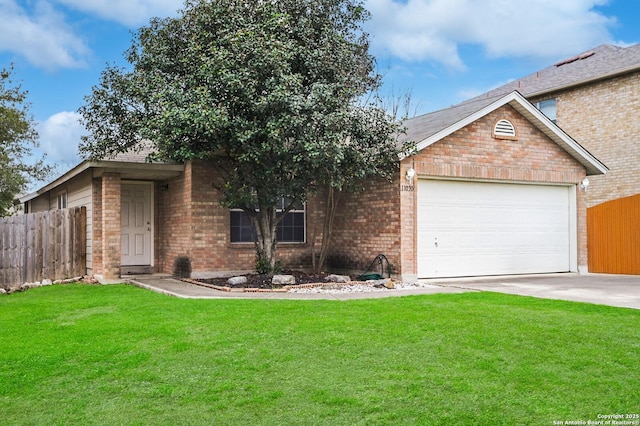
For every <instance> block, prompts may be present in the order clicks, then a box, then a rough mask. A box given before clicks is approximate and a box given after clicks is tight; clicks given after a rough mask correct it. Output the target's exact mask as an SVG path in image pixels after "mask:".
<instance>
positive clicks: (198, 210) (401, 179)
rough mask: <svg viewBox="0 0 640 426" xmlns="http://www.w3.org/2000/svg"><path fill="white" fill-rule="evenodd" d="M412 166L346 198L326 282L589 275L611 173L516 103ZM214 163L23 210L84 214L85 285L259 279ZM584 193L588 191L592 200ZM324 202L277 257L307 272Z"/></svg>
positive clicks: (415, 124) (446, 139)
mask: <svg viewBox="0 0 640 426" xmlns="http://www.w3.org/2000/svg"><path fill="white" fill-rule="evenodd" d="M405 124H406V127H407V135H406V137H405V140H412V141H414V142H416V144H417V152H416V154H415V155H412V156H410V157H407V158H404V159H402V160H400V168H399V172H398V175H397V178H396V179H395V180H394V181H393V182H392V183H388V182H378V181H372V182H368V183H367V185H366V186H367V190H366V191H364V192H362V193H357V194H349V195H346V196H345V197H344V198H343V202H342V204H341V206H340V207H339V211H338V212H337V214H336V218H335V222H334V231H333V238H332V245H331V248H330V254H329V257H328V269H331V270H335V271H337V270H341V271H352V272H364V268H366V267H367V266H369V264H370V263H371V261H372V260H373V259H374V258H375V257H376V256H377V255H378V254H385V255H386V257H387V258H388V259H389V261H390V262H391V264H392V266H393V273H394V274H395V276H396V277H398V278H402V279H403V280H408V281H412V280H415V279H418V278H439V277H459V276H481V275H503V274H525V273H527V274H528V273H547V272H578V271H586V265H587V251H586V248H587V240H586V208H585V202H584V194H585V192H584V191H585V189H586V183H587V181H586V180H585V177H586V176H590V175H598V174H604V173H606V171H607V168H606V166H605V165H604V164H602V163H601V162H600V161H599V160H598V159H597V158H595V157H594V156H593V155H591V154H590V153H589V152H588V151H587V150H585V149H584V148H583V147H582V146H581V145H580V144H579V143H578V142H577V141H575V140H574V139H573V138H571V136H569V135H568V134H566V133H565V132H563V131H562V129H560V128H559V127H557V126H556V125H555V124H554V123H553V122H552V121H551V120H550V119H549V118H547V117H546V116H545V115H544V114H542V113H541V112H540V111H539V110H538V109H537V108H535V107H534V106H533V105H532V104H531V103H530V102H529V101H527V100H526V99H525V98H524V97H523V96H522V95H520V94H519V93H518V92H517V91H514V92H511V93H509V94H507V95H505V96H503V97H500V98H498V99H490V100H488V99H487V100H478V101H477V102H471V103H464V104H460V105H458V106H455V107H452V108H448V109H445V110H442V111H436V112H434V113H430V114H426V115H423V116H420V117H416V118H414V119H411V120H408V121H407V122H406V123H405ZM216 177H217V171H216V170H215V168H214V167H212V166H211V164H210V163H208V162H205V161H189V162H186V163H184V164H169V163H152V162H148V161H146V157H145V154H144V152H142V153H140V154H130V155H121V156H119V157H117V158H116V159H114V160H110V161H97V162H89V161H85V162H83V163H81V164H80V165H78V166H77V167H75V168H74V169H72V170H70V171H69V172H68V173H66V174H65V175H63V176H61V177H60V178H58V179H56V180H55V181H53V182H51V183H50V184H48V185H46V186H44V187H43V188H42V189H40V190H38V191H37V192H35V193H33V194H30V195H27V196H25V197H23V198H21V202H22V203H24V206H25V209H26V211H27V212H35V211H41V210H46V209H54V208H61V207H67V206H68V207H73V206H77V205H84V206H86V207H87V221H88V223H87V251H88V253H87V273H89V274H93V275H95V276H96V277H98V278H100V279H105V280H108V279H117V278H118V277H119V276H121V275H123V274H127V273H132V272H136V273H140V272H168V273H171V272H173V270H174V268H175V265H176V262H177V261H178V259H184V258H188V259H189V261H190V263H191V269H192V276H194V277H198V276H207V275H213V274H221V273H231V272H246V271H251V270H253V269H254V265H255V251H254V246H253V243H252V232H251V226H250V224H249V222H248V221H247V219H246V217H244V215H243V213H242V212H241V211H234V210H230V209H227V208H224V207H222V206H221V205H220V203H219V201H218V200H219V193H218V191H217V190H216V189H215V187H214V185H213V182H214V181H215V179H216ZM581 186H582V187H583V188H581ZM322 214H323V209H322V199H321V198H319V197H318V198H316V197H311V198H310V200H309V201H308V202H307V203H306V205H302V206H299V207H298V208H297V209H296V210H293V211H292V212H290V213H289V214H288V216H287V217H286V218H285V220H283V222H282V223H281V224H280V226H279V229H278V239H279V244H278V248H277V257H278V259H280V260H281V262H282V264H283V266H284V267H286V268H309V267H310V265H311V253H312V246H313V244H314V242H315V241H319V237H320V233H321V231H322V220H323V217H322Z"/></svg>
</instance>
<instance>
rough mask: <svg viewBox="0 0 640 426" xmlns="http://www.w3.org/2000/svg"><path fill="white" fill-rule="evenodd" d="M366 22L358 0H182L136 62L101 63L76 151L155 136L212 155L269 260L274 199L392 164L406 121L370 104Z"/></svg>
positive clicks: (114, 147)
mask: <svg viewBox="0 0 640 426" xmlns="http://www.w3.org/2000/svg"><path fill="white" fill-rule="evenodd" d="M366 19H368V13H367V12H366V10H365V9H364V8H363V7H362V1H361V0H313V1H308V0H277V1H276V0H268V1H260V2H244V1H242V2H238V1H236V0H218V1H197V0H188V1H187V2H186V4H185V7H184V9H183V10H182V12H181V13H180V16H179V17H177V18H168V19H154V20H152V21H151V22H150V23H149V25H148V26H146V27H143V28H141V29H139V30H138V31H137V33H136V34H135V37H134V41H133V45H132V47H131V48H130V49H129V50H128V52H127V59H128V61H129V62H130V63H131V64H132V66H133V67H132V69H131V70H125V69H121V68H116V67H108V68H107V69H106V70H105V71H104V72H103V73H102V80H101V82H100V84H99V85H98V86H97V87H94V88H93V91H92V93H91V95H89V96H88V97H87V98H86V104H85V105H84V106H83V107H82V108H81V109H80V112H81V114H82V116H83V117H84V123H85V125H86V127H87V128H88V129H89V130H90V135H89V136H88V137H86V138H85V139H84V141H83V144H82V146H81V152H82V153H83V154H84V155H85V156H88V157H94V158H102V157H105V156H112V155H114V154H116V153H118V152H123V151H126V150H128V149H131V148H133V147H135V146H136V144H137V143H138V142H139V141H141V140H143V139H149V140H151V141H153V142H154V143H155V146H156V149H157V155H158V156H159V157H162V158H171V159H173V160H179V161H182V160H189V159H209V160H211V161H212V162H213V163H214V164H215V166H216V168H217V169H218V170H220V171H222V172H224V177H223V181H222V182H220V183H219V188H220V189H221V191H222V195H223V197H222V201H223V203H224V204H225V205H226V206H230V207H236V208H242V209H243V210H244V211H245V212H246V213H247V214H248V215H249V217H250V218H251V219H252V220H253V222H254V225H255V227H256V232H257V240H258V241H257V245H256V248H257V253H258V255H259V256H260V257H264V258H265V259H266V261H268V262H269V264H270V265H271V267H273V264H274V261H275V229H276V224H277V221H278V220H279V218H278V215H276V214H275V206H276V204H277V203H278V202H279V200H281V199H282V198H283V197H286V198H287V199H289V200H291V202H292V205H293V203H299V202H303V201H305V199H306V197H307V195H308V194H309V193H311V192H313V191H315V190H316V189H317V188H318V187H320V186H325V185H330V186H335V187H339V188H343V187H345V186H347V185H357V182H358V181H359V180H361V179H363V178H365V177H369V176H372V175H375V176H381V177H385V178H390V177H391V175H392V174H393V173H394V172H395V171H396V170H397V169H396V167H397V160H398V158H399V155H400V153H401V152H402V149H401V148H400V147H398V146H397V144H396V141H395V137H396V135H397V132H398V130H399V129H398V125H397V124H396V122H395V120H394V119H393V117H391V116H389V115H388V114H386V113H385V112H384V111H383V110H382V109H381V108H379V107H378V106H376V105H375V104H374V103H365V102H363V101H362V100H363V99H365V97H366V95H367V94H370V93H371V92H372V91H373V90H375V89H376V88H377V87H378V85H379V81H380V76H379V75H377V74H376V73H375V72H374V58H373V57H372V56H371V55H370V54H369V53H368V47H369V45H368V40H367V38H368V36H367V34H366V33H364V32H363V31H362V28H361V24H362V23H363V22H364V20H366ZM256 207H257V208H258V210H256Z"/></svg>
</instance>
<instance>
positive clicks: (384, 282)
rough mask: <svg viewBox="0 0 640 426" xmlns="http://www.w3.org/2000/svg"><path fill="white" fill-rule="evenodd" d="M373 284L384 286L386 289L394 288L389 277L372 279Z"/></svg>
mask: <svg viewBox="0 0 640 426" xmlns="http://www.w3.org/2000/svg"><path fill="white" fill-rule="evenodd" d="M373 286H374V287H384V288H388V289H393V288H395V286H394V284H393V281H391V278H385V279H382V280H375V281H373Z"/></svg>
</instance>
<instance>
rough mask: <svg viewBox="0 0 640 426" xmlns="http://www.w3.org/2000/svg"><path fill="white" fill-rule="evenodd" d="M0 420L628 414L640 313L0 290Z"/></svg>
mask: <svg viewBox="0 0 640 426" xmlns="http://www.w3.org/2000/svg"><path fill="white" fill-rule="evenodd" d="M0 342H2V350H1V351H0V401H2V419H1V420H0V423H1V424H3V425H4V424H7V425H79V424H81V425H212V424H215V425H318V424H320V425H408V424H421V425H551V424H553V421H554V420H555V421H560V422H564V421H565V420H578V419H583V420H584V421H585V422H586V421H587V420H589V419H591V420H597V415H598V414H608V413H630V414H631V413H637V410H638V407H640V397H639V395H640V345H639V343H638V342H640V311H637V310H633V309H621V308H612V307H607V306H596V305H589V304H583V303H572V302H562V301H551V300H541V299H536V298H530V297H518V296H511V295H504V294H495V293H466V294H456V295H453V294H438V295H432V296H419V297H397V298H386V299H370V300H353V301H348V302H345V301H335V300H334V301H329V300H324V301H319V300H304V301H300V300H297V301H296V300H230V299H226V300H219V299H218V300H193V299H191V300H189V299H177V298H173V297H166V296H163V295H159V294H156V293H152V292H149V291H145V290H142V289H139V288H135V287H132V286H124V285H113V286H87V285H84V286H79V285H65V286H50V287H43V288H39V289H35V290H30V291H28V292H24V293H16V294H13V295H11V296H4V297H0Z"/></svg>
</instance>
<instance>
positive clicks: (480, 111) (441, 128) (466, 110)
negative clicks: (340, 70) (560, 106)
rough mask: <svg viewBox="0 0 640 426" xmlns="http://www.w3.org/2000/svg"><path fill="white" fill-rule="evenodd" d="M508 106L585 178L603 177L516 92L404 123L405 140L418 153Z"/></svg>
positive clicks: (600, 170)
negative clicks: (573, 162)
mask: <svg viewBox="0 0 640 426" xmlns="http://www.w3.org/2000/svg"><path fill="white" fill-rule="evenodd" d="M504 105H510V106H511V107H513V108H514V109H515V110H516V111H518V113H520V114H521V115H522V116H523V117H524V118H526V119H527V120H529V121H530V122H531V123H532V124H533V125H534V126H535V127H536V128H538V129H539V130H540V131H542V132H543V133H544V134H545V135H546V136H547V137H549V138H550V139H551V140H552V141H554V142H555V143H556V144H558V145H559V146H560V147H561V148H562V149H564V150H565V151H566V152H567V153H569V154H570V155H571V156H572V157H573V158H575V159H576V160H577V161H578V162H579V163H580V164H582V165H583V166H584V167H585V169H586V171H587V174H588V175H596V174H604V173H606V172H607V167H606V166H605V165H604V164H602V163H601V162H600V161H599V160H598V159H597V158H595V157H594V156H593V155H591V153H589V152H588V151H587V150H586V149H585V148H584V147H582V146H581V145H580V144H579V143H578V142H576V141H575V140H574V139H573V138H571V137H570V136H569V135H568V134H566V133H565V132H564V131H563V130H562V129H560V128H559V127H558V126H556V125H555V124H554V123H553V122H552V121H551V120H550V119H549V118H547V117H546V116H545V115H544V114H543V113H542V112H540V111H539V110H538V109H537V108H536V107H534V106H533V105H532V104H531V103H530V102H529V101H527V100H526V99H525V98H524V97H523V96H522V95H521V94H520V93H518V92H517V91H514V92H511V93H509V94H507V95H505V96H503V97H501V98H498V99H477V100H476V101H473V102H465V103H463V104H459V105H456V106H454V107H451V108H447V109H445V110H440V111H436V112H433V113H431V114H425V115H423V116H420V117H416V118H413V119H411V120H407V121H406V122H405V123H404V124H405V126H406V128H407V134H406V136H405V138H404V139H405V140H412V141H414V142H415V143H416V149H417V150H418V151H420V150H423V149H425V148H426V147H428V146H430V145H432V144H434V143H436V142H438V141H440V140H442V139H443V138H445V137H447V136H449V135H451V134H452V133H454V132H456V131H458V130H460V129H462V128H463V127H465V126H468V125H469V124H471V123H473V122H474V121H476V120H479V119H480V118H482V117H484V116H486V115H487V114H489V113H491V112H493V111H495V110H497V109H498V108H500V107H502V106H504Z"/></svg>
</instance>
